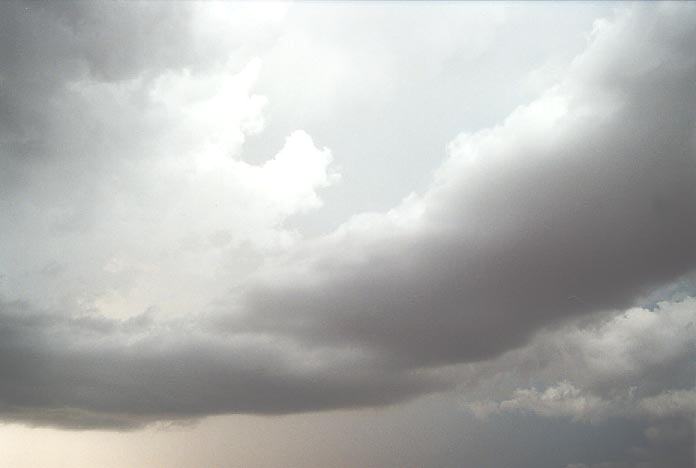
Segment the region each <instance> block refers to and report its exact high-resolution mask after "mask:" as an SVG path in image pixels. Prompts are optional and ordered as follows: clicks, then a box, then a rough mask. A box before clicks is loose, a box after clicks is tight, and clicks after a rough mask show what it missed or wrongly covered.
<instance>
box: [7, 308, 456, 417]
mask: <svg viewBox="0 0 696 468" xmlns="http://www.w3.org/2000/svg"><path fill="white" fill-rule="evenodd" d="M0 336H1V337H2V339H1V340H0V341H1V344H0V348H1V349H2V353H0V354H1V355H2V357H1V358H0V375H2V376H3V379H2V383H0V395H1V396H2V405H1V406H0V413H1V414H2V415H3V417H4V418H6V419H17V420H23V421H26V422H29V423H36V424H54V425H61V426H67V427H72V428H90V427H94V426H97V427H114V428H130V427H137V426H140V425H142V424H144V423H147V422H151V421H153V420H157V419H182V418H196V417H200V416H204V415H209V414H219V413H240V412H244V413H273V414H282V413H290V412H302V411H309V410H312V411H316V410H325V409H333V408H341V407H347V408H349V407H355V406H375V405H383V404H390V403H394V402H397V401H400V400H402V399H404V398H407V397H412V396H414V395H418V394H423V393H429V392H432V391H437V390H439V389H444V388H445V387H444V383H445V382H444V381H438V379H433V378H432V376H426V375H418V374H417V373H398V374H397V373H390V374H384V373H382V372H380V371H379V369H376V368H373V369H371V368H363V367H358V366H356V364H355V359H352V358H351V356H350V353H343V354H342V355H336V356H335V357H333V356H332V353H331V351H326V352H323V351H322V350H320V349H317V350H315V351H314V352H313V353H304V352H298V351H297V350H296V349H295V348H294V347H292V346H289V345H287V344H284V343H282V342H279V341H271V340H267V339H264V338H263V337H243V336H240V337H232V338H231V337H229V336H226V335H222V336H221V335H215V334H210V333H206V332H202V331H200V330H199V329H198V327H196V326H195V324H191V323H183V322H179V323H169V324H161V323H157V322H153V320H152V319H151V318H150V317H148V316H147V315H142V316H137V317H134V318H131V319H128V320H125V321H116V320H111V319H105V318H103V317H99V316H83V317H78V318H66V317H65V315H62V314H47V313H42V312H39V311H35V310H32V309H31V308H30V307H28V306H27V305H26V304H21V303H3V304H2V308H1V310H0Z"/></svg>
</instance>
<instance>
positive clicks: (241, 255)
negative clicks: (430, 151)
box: [0, 3, 696, 428]
mask: <svg viewBox="0 0 696 468" xmlns="http://www.w3.org/2000/svg"><path fill="white" fill-rule="evenodd" d="M217 7H219V5H211V6H210V8H206V7H204V6H201V5H195V6H188V5H187V6H185V7H184V6H182V7H180V8H170V7H168V6H165V5H159V4H157V5H154V4H153V5H151V4H145V5H137V6H134V7H133V9H132V10H128V12H129V13H128V14H125V13H124V11H126V10H124V9H122V8H121V7H118V8H117V7H115V6H113V7H112V6H109V7H108V8H105V10H104V11H101V10H99V12H98V13H97V12H96V10H95V8H97V7H95V6H92V5H90V4H70V5H59V6H53V5H50V6H49V5H46V6H44V5H31V6H30V7H26V8H25V7H24V6H23V5H19V4H14V3H11V4H6V5H3V7H2V8H3V10H5V13H6V14H3V15H0V18H2V19H1V20H0V21H2V22H3V23H4V24H3V26H7V27H3V28H2V31H3V33H2V34H3V35H4V36H6V37H5V39H8V38H10V39H11V40H3V41H2V44H3V46H2V48H1V49H0V54H1V55H0V57H1V58H2V62H3V63H4V64H7V65H6V66H4V67H3V70H2V71H1V72H0V87H1V88H0V90H2V92H1V93H0V109H1V110H2V114H1V116H0V117H1V119H2V120H1V121H0V145H2V154H1V156H0V165H1V166H0V168H1V169H0V170H1V173H0V180H1V181H2V185H1V186H0V196H1V197H2V199H1V205H0V209H2V218H1V219H0V223H1V225H0V228H1V229H0V232H2V234H1V236H2V242H1V243H0V262H1V267H2V268H3V271H2V273H3V277H2V281H3V285H2V288H3V289H2V290H1V291H2V293H3V297H4V299H3V301H2V303H1V305H0V334H1V335H2V339H0V348H1V352H0V413H1V414H2V417H3V418H5V419H14V420H21V421H25V422H29V423H35V424H56V425H61V426H67V427H94V426H97V427H121V428H125V427H135V426H139V425H142V424H145V423H148V422H151V421H154V420H160V419H181V418H192V417H200V416H205V415H211V414H222V413H238V412H245V413H266V414H268V413H288V412H299V411H315V410H324V409H333V408H348V407H357V406H372V405H387V404H392V403H396V402H399V401H401V400H404V399H407V398H413V397H415V396H419V395H424V394H428V393H432V392H442V391H461V392H463V393H464V394H466V398H465V400H466V404H465V405H464V406H466V407H467V408H469V409H473V411H474V412H475V413H476V414H478V415H480V416H486V415H489V414H498V413H501V412H506V411H527V410H529V411H535V412H537V413H539V414H545V415H565V416H572V417H575V418H577V419H587V420H601V419H602V418H606V417H609V416H612V415H622V416H626V415H630V416H631V417H633V416H636V417H648V418H661V417H673V416H675V415H677V416H678V415H683V414H689V413H691V412H693V411H694V410H695V405H694V398H695V397H694V393H693V391H692V390H691V389H690V385H693V367H692V364H689V363H690V362H691V361H692V358H693V357H694V349H693V330H694V328H693V320H694V315H696V308H695V307H694V304H693V298H689V297H683V298H681V299H673V298H669V299H672V300H667V301H661V302H660V303H659V305H654V304H653V306H652V307H651V306H650V305H649V304H647V302H646V300H647V299H646V298H650V297H654V296H655V295H656V294H658V295H659V291H660V288H664V287H669V286H667V285H670V284H674V282H675V281H677V280H679V279H680V278H684V277H686V276H685V275H688V274H690V273H691V272H692V271H693V270H694V267H695V266H696V203H695V202H696V146H695V145H696V55H694V49H693V45H694V44H696V8H694V5H689V4H684V5H674V4H664V5H662V4H660V5H650V6H644V5H641V6H635V7H625V8H622V9H621V10H620V11H619V12H617V13H616V15H615V16H614V17H612V18H611V19H607V20H602V21H599V22H596V23H595V26H594V29H593V30H592V32H591V34H590V35H589V38H588V41H587V45H586V48H585V50H584V51H582V52H581V53H580V54H579V55H577V56H576V57H575V58H574V60H572V63H571V64H570V65H569V67H568V68H567V69H566V70H565V72H564V74H563V76H561V77H560V78H559V79H558V80H557V81H556V82H554V83H553V84H551V85H549V87H548V89H546V90H545V91H544V92H542V93H540V95H538V97H537V98H536V99H534V100H532V101H531V102H529V103H528V104H526V105H523V106H521V107H518V108H517V109H515V110H514V111H513V112H512V113H511V114H510V115H509V116H508V117H507V118H506V119H504V120H503V121H502V122H500V123H499V124H498V125H496V126H493V127H490V128H486V129H483V130H479V131H476V132H471V133H462V134H460V135H458V136H456V138H454V139H453V140H452V142H451V143H450V145H449V147H448V148H447V154H446V158H445V159H444V162H443V163H442V164H441V166H440V167H439V169H438V170H437V171H436V173H435V174H434V176H433V178H432V180H431V181H430V183H429V185H428V186H427V187H426V188H425V189H424V190H422V191H420V192H418V193H415V192H414V193H412V194H411V195H409V196H407V197H406V198H404V199H403V200H402V201H401V202H400V203H399V204H398V205H397V206H395V207H394V208H393V209H391V210H388V211H386V212H371V213H363V214H358V215H354V216H352V217H351V218H350V219H348V220H347V221H346V222H344V223H342V224H341V225H340V226H339V227H337V228H336V229H335V230H334V231H333V232H330V233H328V234H326V235H322V236H317V237H309V238H308V237H303V236H302V235H301V234H300V233H299V232H298V231H297V230H294V229H292V228H290V227H288V224H289V223H288V220H289V219H290V218H291V217H292V216H295V215H298V214H301V213H307V212H310V211H312V210H316V209H318V208H320V207H321V206H322V200H321V198H320V191H321V190H322V189H323V188H326V187H329V186H331V185H332V184H335V183H336V182H338V180H339V172H338V170H337V169H336V168H334V167H333V166H332V161H333V156H332V152H331V150H329V149H328V148H324V147H322V146H321V145H318V144H317V143H315V141H314V140H313V139H312V137H311V136H310V135H309V134H308V132H306V131H303V130H296V131H293V132H291V133H289V134H288V135H287V137H286V139H285V141H284V144H283V145H282V147H280V148H277V149H276V154H275V156H273V157H271V158H270V159H268V160H267V161H266V162H263V163H260V164H252V163H250V162H245V161H244V160H242V159H241V156H240V154H241V151H242V148H243V145H244V144H245V143H246V142H247V140H248V139H250V138H252V137H253V136H254V135H258V134H259V133H261V132H263V131H264V128H265V126H266V121H265V118H264V112H265V109H266V108H267V107H268V106H270V105H272V103H269V100H268V99H267V98H265V97H263V96H261V95H257V94H254V91H253V90H254V87H255V84H256V82H257V80H258V76H259V73H260V69H261V67H263V58H258V57H256V56H255V54H253V53H250V50H252V49H253V50H254V51H255V52H258V51H264V50H267V48H269V47H270V48H272V47H273V44H276V42H274V41H276V40H277V38H275V36H274V35H275V34H276V32H275V31H276V28H277V25H278V23H279V22H280V21H281V20H282V17H283V14H284V12H285V6H283V7H282V8H281V9H280V10H274V9H273V8H274V7H273V8H272V7H271V6H267V7H264V8H267V9H264V8H260V9H259V10H254V9H253V8H252V7H251V6H240V5H235V6H234V7H235V8H250V9H252V11H251V13H249V12H247V13H248V14H249V15H250V16H249V17H250V18H255V21H256V23H255V24H257V26H255V27H253V28H250V29H249V31H246V32H244V31H243V30H244V27H245V26H244V24H240V25H238V26H239V29H238V30H239V31H240V33H239V34H240V36H239V37H238V38H236V37H235V35H234V34H232V35H230V36H226V41H228V42H225V43H222V44H221V43H218V42H216V40H214V39H212V38H211V36H212V33H211V31H215V28H213V27H204V26H202V25H201V22H207V23H206V24H208V26H210V24H214V23H215V22H216V21H218V20H220V19H219V18H220V17H219V15H217V14H212V13H215V12H214V11H213V10H214V9H215V8H217ZM99 8H101V7H99ZM29 13H30V14H29ZM131 13H132V18H131V17H130V16H129V15H130V14H131ZM211 14H212V16H211ZM233 17H234V15H232V17H230V18H228V19H229V21H234V18H233ZM155 18H157V20H155ZM162 18H164V19H165V21H164V23H165V24H168V25H170V26H171V29H169V28H164V29H162V30H154V31H151V32H150V33H146V32H144V31H145V30H147V28H148V27H150V26H151V25H152V24H159V22H160V20H161V19H162ZM220 21H222V20H220ZM121 22H123V24H120V23H121ZM116 23H119V24H120V26H119V28H116V27H113V28H112V26H113V25H114V24H116ZM247 27H248V26H247ZM117 29H119V30H120V31H121V33H120V34H119V35H118V37H111V36H110V34H111V33H110V31H112V30H117ZM124 29H128V31H125V30H124ZM172 31H178V32H181V34H175V33H173V32H172ZM258 31H264V33H259V32H258ZM184 32H185V34H184ZM122 38H125V39H124V40H126V43H125V44H123V49H122V50H124V51H133V52H134V53H128V54H126V53H124V54H123V55H121V54H120V52H114V53H113V54H108V55H103V54H101V53H100V52H101V51H102V49H103V48H104V44H113V43H114V42H115V41H121V40H122ZM252 42H253V44H254V47H255V49H254V48H252V47H250V46H249V44H250V43H252ZM445 42H447V41H445ZM278 44H281V45H280V46H278V45H277V44H276V47H282V44H283V40H282V38H281V39H278ZM143 45H147V47H144V46H143ZM119 50H121V49H119ZM202 50H206V51H208V52H210V51H212V52H211V53H210V54H203V53H201V51H202ZM220 50H224V51H227V53H226V54H217V52H218V51H220ZM229 51H233V53H229ZM216 54H217V55H216ZM223 55H224V56H225V57H224V59H221V58H220V57H222V56H223ZM262 55H263V54H261V56H262ZM317 92H318V93H321V92H323V91H321V90H317ZM298 112H301V110H298ZM414 112H416V110H414ZM417 131H418V129H414V132H417ZM397 137H398V136H397ZM358 138H359V136H358ZM443 156H444V155H443ZM690 294H691V292H689V293H688V294H687V296H690ZM624 310H627V311H626V312H625V315H623V316H621V315H620V316H618V317H623V318H617V317H616V316H615V314H612V313H611V312H616V311H624ZM142 311H145V312H142ZM141 312H142V313H141ZM658 327H659V328H660V329H661V330H663V332H662V333H658V334H654V333H652V331H653V330H654V329H656V328H658ZM685 330H686V331H685ZM566 342H567V343H570V344H568V345H567V348H566V347H564V346H566V345H562V344H559V343H566ZM617 342H618V343H620V345H616V343H617ZM645 344H647V345H649V347H650V349H651V352H650V353H645V354H643V353H642V349H643V348H642V346H643V345H645ZM615 346H618V348H615ZM569 349H570V351H569ZM628 349H630V350H633V351H631V352H630V353H629V352H628V351H627V350H628ZM511 350H517V351H516V353H517V354H516V356H517V357H516V358H511V354H510V353H509V352H510V351H511ZM564 352H567V353H571V355H578V356H582V359H577V360H571V359H569V358H567V355H564V354H563V353H564ZM598 355H600V356H613V357H614V358H615V359H613V360H608V361H606V362H605V361H604V360H603V359H601V358H598V357H597V356H598ZM539 356H542V358H543V359H542V360H544V361H548V360H552V359H554V356H555V359H556V360H555V361H553V362H552V363H551V364H549V365H544V366H536V367H534V366H531V365H530V364H529V363H530V362H531V361H534V360H535V359H536V361H535V362H539V361H538V359H539ZM563 356H565V357H563ZM571 361H572V362H571ZM561 362H563V363H564V364H563V365H561ZM531 367H534V375H536V376H537V377H536V379H537V381H538V382H540V383H543V384H544V385H545V386H546V387H545V388H536V387H529V386H528V385H522V384H520V381H519V380H517V378H516V376H515V375H513V374H514V372H512V373H511V371H510V369H517V370H520V369H530V368H531ZM659 369H670V372H669V378H665V374H660V371H659ZM530 372H531V371H530ZM617 375H618V376H623V377H625V378H619V377H616V376H617ZM527 381H528V380H527ZM490 388H496V389H497V394H495V393H496V392H491V391H490ZM630 389H633V390H630ZM624 390H625V391H624ZM629 390H630V391H629ZM477 392H478V393H481V394H482V395H483V394H485V395H487V396H486V397H485V398H483V397H482V398H477V395H478V393H477ZM622 392H623V393H622Z"/></svg>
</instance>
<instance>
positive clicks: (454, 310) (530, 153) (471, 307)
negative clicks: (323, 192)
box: [228, 5, 696, 368]
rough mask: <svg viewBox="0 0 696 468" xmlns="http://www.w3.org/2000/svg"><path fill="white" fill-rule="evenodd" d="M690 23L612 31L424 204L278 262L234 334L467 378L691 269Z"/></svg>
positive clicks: (694, 228) (495, 131) (459, 142)
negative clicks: (468, 370)
mask: <svg viewBox="0 0 696 468" xmlns="http://www.w3.org/2000/svg"><path fill="white" fill-rule="evenodd" d="M693 14H694V10H693V9H692V8H691V7H687V8H684V9H680V8H678V7H675V6H674V5H670V6H664V7H660V8H657V9H655V10H650V12H649V11H648V10H647V9H642V8H633V9H628V11H625V12H624V13H623V14H621V15H619V17H618V18H617V19H616V20H615V21H613V22H612V23H609V22H604V23H599V24H597V26H596V28H595V31H594V32H593V36H592V39H591V41H590V43H589V45H588V47H587V50H586V51H585V52H583V53H582V54H581V55H579V56H578V57H577V58H576V59H575V61H574V62H573V64H572V66H571V68H570V70H569V71H568V73H567V76H566V77H565V79H564V80H563V81H561V82H560V83H558V84H557V85H556V86H554V87H552V88H551V89H550V90H549V91H548V92H546V93H545V94H543V95H542V96H541V97H540V98H539V99H538V100H536V101H534V102H532V103H531V104H529V105H526V106H522V107H520V108H518V109H517V110H515V111H514V112H513V113H512V114H511V115H510V116H509V117H508V118H507V119H506V120H505V121H504V122H502V123H501V124H500V125H499V126H497V127H494V128H490V129H486V130H482V131H480V132H477V133H474V134H462V135H460V136H458V137H457V138H456V139H455V140H454V141H453V142H452V144H451V145H450V149H449V157H448V159H447V160H446V161H445V162H444V164H443V165H442V167H441V168H440V169H439V170H438V172H437V174H436V177H435V180H434V182H433V184H432V185H431V187H430V188H429V189H428V190H427V191H426V192H425V193H423V194H412V195H411V196H409V197H407V198H406V199H405V200H404V201H403V202H402V203H401V204H400V205H399V206H397V207H396V208H394V209H392V210H391V211H389V212H388V213H385V214H381V213H374V214H363V215H358V216H355V217H354V218H352V219H351V220H350V221H348V222H346V223H345V224H344V225H342V226H341V227H339V228H338V229H337V230H336V231H335V232H334V233H332V234H330V235H328V236H326V237H323V238H320V239H318V240H315V241H310V242H307V243H304V244H302V245H300V246H299V247H298V248H297V249H295V250H294V251H292V252H290V253H289V254H287V255H286V256H285V257H283V258H280V259H278V260H277V261H275V262H274V263H272V264H270V265H269V266H268V268H267V270H266V271H265V272H261V273H260V274H259V275H258V279H257V281H256V282H255V283H253V282H252V284H250V285H249V290H248V292H247V293H246V294H245V295H244V297H243V308H244V309H245V310H247V311H248V314H247V315H246V316H245V317H243V318H242V319H241V320H239V321H234V320H233V321H231V323H229V324H228V326H229V329H230V330H248V331H254V332H262V333H275V334H281V335H291V336H294V337H296V339H297V340H298V341H300V342H302V343H304V344H305V345H307V346H312V345H325V344H338V345H341V346H347V347H350V346H356V347H362V348H366V349H370V350H372V351H373V352H374V353H376V354H379V355H380V356H382V357H383V358H384V359H385V360H386V361H390V362H391V364H390V365H394V366H397V367H408V368H418V367H420V366H432V365H443V364H453V363H457V362H463V361H471V360H479V359H486V358H490V357H494V356H496V355H498V354H500V353H502V352H504V351H506V350H509V349H511V348H514V347H517V346H520V345H521V344H523V343H524V342H525V341H526V340H527V339H528V338H529V337H530V335H531V334H532V333H533V332H534V331H535V330H537V329H538V328H540V327H542V326H544V325H546V324H549V323H552V322H555V321H558V320H561V319H564V318H568V317H574V316H578V315H582V314H588V313H590V312H594V311H601V310H610V309H623V308H628V307H630V306H632V305H634V303H635V301H636V299H637V297H639V296H641V295H644V294H646V293H647V292H649V291H650V290H652V289H653V288H656V287H658V286H659V285H662V284H666V283H668V282H671V281H673V280H675V279H676V278H678V277H679V276H681V275H683V274H685V273H687V272H688V271H690V270H691V269H692V268H693V266H694V253H695V252H696V249H695V244H694V239H695V238H696V237H695V234H696V209H695V208H694V206H695V205H694V203H693V200H694V199H696V198H695V197H696V184H694V181H696V164H695V160H694V120H695V119H694V118H695V115H694V108H695V107H694V105H693V104H694V100H695V99H696V92H695V89H694V84H693V83H694V80H693V78H694V74H695V69H694V67H695V64H694V60H693V56H692V53H691V51H690V44H692V43H693V40H694V35H695V30H694V27H693ZM648 109H649V111H648Z"/></svg>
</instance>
